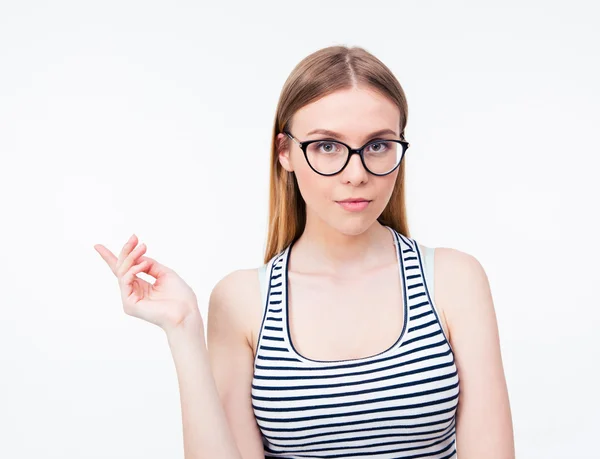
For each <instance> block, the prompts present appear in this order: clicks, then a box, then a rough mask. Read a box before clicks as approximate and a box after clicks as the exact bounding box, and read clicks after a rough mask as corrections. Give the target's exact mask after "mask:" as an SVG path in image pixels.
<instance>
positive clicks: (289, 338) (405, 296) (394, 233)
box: [283, 225, 409, 364]
mask: <svg viewBox="0 0 600 459" xmlns="http://www.w3.org/2000/svg"><path fill="white" fill-rule="evenodd" d="M382 226H384V227H385V228H387V229H388V230H389V231H390V232H391V233H392V238H393V243H394V246H395V249H396V263H397V270H398V277H399V279H400V283H401V284H402V287H401V288H402V295H403V309H404V315H403V316H404V317H403V324H402V331H401V332H400V335H399V336H398V339H396V341H395V342H394V343H393V344H392V345H391V346H390V347H388V348H387V349H385V350H383V351H381V352H378V353H376V354H372V355H368V356H365V357H358V358H355V359H340V360H318V359H311V358H309V357H305V356H304V355H302V354H300V352H298V350H297V349H296V347H295V346H294V343H293V341H292V336H291V331H290V315H289V297H288V291H289V288H288V284H289V280H288V264H289V259H290V253H291V251H292V246H293V245H294V243H295V242H296V241H292V243H290V245H289V246H288V248H287V250H286V253H285V255H284V258H285V260H284V261H285V263H284V264H285V266H284V270H283V290H284V292H285V306H284V311H285V328H286V336H287V341H288V345H289V347H290V350H291V352H292V353H293V354H294V357H296V358H297V359H299V360H301V361H303V362H311V363H319V364H336V363H362V362H367V361H370V360H373V359H375V358H377V357H383V356H384V355H386V354H388V353H389V352H391V351H393V350H394V349H396V348H397V347H398V344H400V342H401V341H402V340H403V339H404V336H405V335H406V330H407V328H408V322H409V317H408V289H407V287H406V276H405V269H404V258H403V257H402V249H401V247H400V237H399V234H398V233H397V231H396V230H395V229H393V228H391V227H389V226H387V225H382Z"/></svg>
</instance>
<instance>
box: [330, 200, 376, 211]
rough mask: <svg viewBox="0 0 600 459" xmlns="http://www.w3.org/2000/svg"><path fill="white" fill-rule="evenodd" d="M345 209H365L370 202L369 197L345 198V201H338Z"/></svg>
mask: <svg viewBox="0 0 600 459" xmlns="http://www.w3.org/2000/svg"><path fill="white" fill-rule="evenodd" d="M336 202H337V203H338V205H340V206H341V207H342V208H343V209H344V210H347V211H350V212H358V211H361V210H364V209H365V208H366V207H367V206H368V205H369V203H370V201H369V200H367V199H358V200H357V199H345V200H343V201H336Z"/></svg>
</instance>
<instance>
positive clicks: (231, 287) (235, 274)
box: [208, 266, 261, 340]
mask: <svg viewBox="0 0 600 459" xmlns="http://www.w3.org/2000/svg"><path fill="white" fill-rule="evenodd" d="M260 268H261V267H260V266H258V267H255V268H240V269H236V270H233V271H231V272H229V273H227V274H226V275H225V276H223V277H222V278H221V279H220V280H219V281H218V282H217V283H216V284H215V286H214V287H213V289H212V292H211V294H210V300H209V307H208V308H209V320H211V319H214V320H227V321H228V322H229V324H230V325H231V326H234V327H236V328H238V329H239V330H240V331H241V332H243V333H244V334H245V335H246V336H247V337H248V339H249V340H250V338H251V334H252V329H251V327H249V324H252V323H254V321H256V318H257V315H258V314H260V308H259V305H260V302H261V298H260V285H259V276H258V271H259V269H260Z"/></svg>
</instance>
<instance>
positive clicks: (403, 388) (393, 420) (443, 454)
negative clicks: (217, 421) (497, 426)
mask: <svg viewBox="0 0 600 459" xmlns="http://www.w3.org/2000/svg"><path fill="white" fill-rule="evenodd" d="M386 228H388V229H389V230H390V231H391V232H392V234H393V236H394V241H395V246H396V255H397V258H398V265H399V266H398V267H399V273H400V274H399V275H400V276H401V279H402V282H401V284H402V288H403V290H404V292H403V294H404V324H403V328H402V332H401V334H400V336H399V338H398V340H397V341H396V343H395V344H394V345H393V346H392V347H390V348H389V349H387V350H385V351H383V352H381V353H379V354H376V355H372V356H369V357H364V358H359V359H352V360H339V361H319V360H312V359H308V358H306V357H303V356H302V355H300V354H299V353H298V352H296V350H295V349H294V347H293V345H292V343H291V339H290V332H289V328H288V327H289V319H288V315H287V283H288V281H287V263H288V259H289V254H290V249H291V247H292V245H293V243H292V244H290V245H289V246H288V247H287V248H286V249H284V250H283V251H281V252H280V253H279V254H277V255H275V256H274V257H273V258H272V259H271V260H270V261H269V262H268V263H266V295H265V298H264V299H265V304H264V308H265V309H264V315H263V319H262V323H261V328H260V334H259V338H258V345H257V351H256V356H255V360H254V375H253V379H252V389H251V396H252V407H253V410H254V415H255V417H256V422H257V424H258V427H259V429H260V431H261V434H262V438H263V445H264V450H265V458H287V459H301V458H347V459H350V458H370V457H376V458H379V459H392V458H415V459H416V458H437V459H450V458H456V445H455V443H456V430H455V426H456V410H457V407H458V397H459V378H458V372H457V368H456V365H455V361H454V354H453V351H452V347H451V345H450V342H449V340H448V339H447V338H446V336H445V333H444V331H443V329H442V327H441V323H440V320H439V316H438V313H437V311H436V308H435V305H434V303H433V300H432V295H433V291H432V290H431V284H429V285H428V284H427V281H426V277H425V271H424V266H423V258H422V255H421V252H420V250H419V246H418V244H417V242H416V241H415V240H414V239H412V238H408V237H406V236H404V235H402V234H400V233H399V232H397V231H396V230H394V229H392V228H390V227H389V226H386Z"/></svg>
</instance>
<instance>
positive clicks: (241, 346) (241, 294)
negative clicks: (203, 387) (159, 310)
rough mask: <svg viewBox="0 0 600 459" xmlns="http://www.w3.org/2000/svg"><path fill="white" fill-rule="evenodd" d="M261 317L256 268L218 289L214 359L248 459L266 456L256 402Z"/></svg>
mask: <svg viewBox="0 0 600 459" xmlns="http://www.w3.org/2000/svg"><path fill="white" fill-rule="evenodd" d="M261 313H262V307H261V294H260V285H259V280H258V273H257V271H256V269H241V270H237V271H234V272H232V273H230V274H229V275H227V276H225V277H224V278H223V279H221V280H220V281H219V282H218V283H217V285H216V286H215V288H214V289H213V292H212V294H211V297H210V301H209V309H208V323H207V327H208V328H207V338H208V352H209V360H210V365H211V368H212V374H213V376H214V378H215V383H216V387H217V389H218V393H219V398H220V401H221V405H222V406H223V408H224V410H225V416H226V418H227V421H228V423H229V426H230V428H231V431H232V435H233V438H234V439H235V442H236V444H237V446H238V448H239V450H240V453H241V455H242V457H243V458H244V459H264V457H265V452H264V447H263V442H262V436H261V433H260V430H259V428H258V425H257V423H256V418H255V416H254V411H253V408H252V398H251V391H252V377H253V374H254V351H253V347H252V342H253V340H254V338H253V337H252V329H253V327H252V324H255V325H256V324H260V320H261V319H262V315H261ZM214 457H215V458H216V457H217V456H214Z"/></svg>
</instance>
